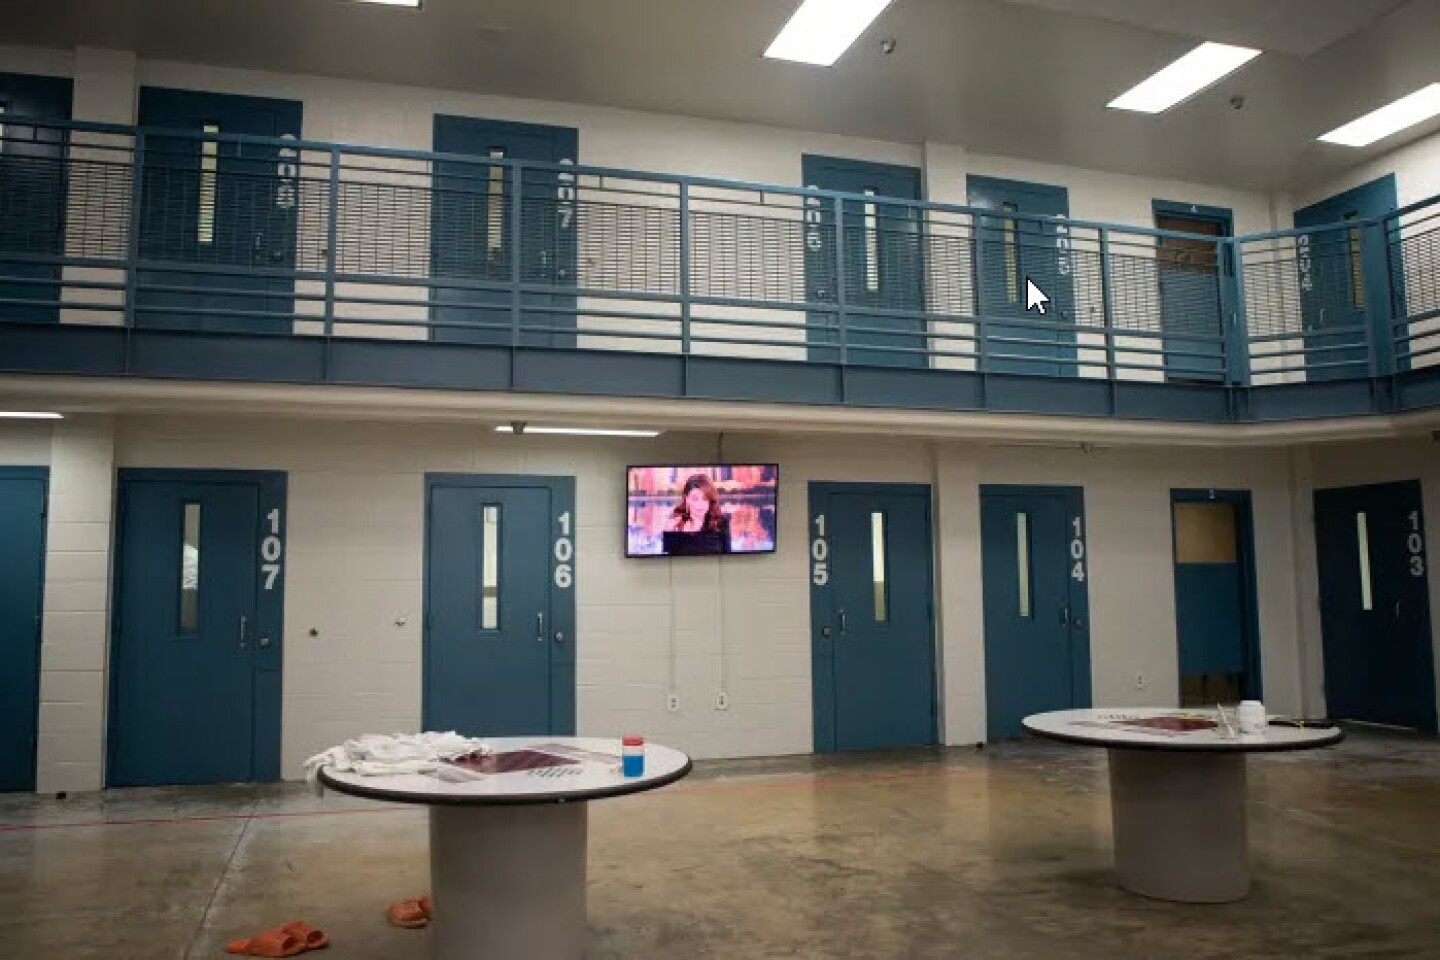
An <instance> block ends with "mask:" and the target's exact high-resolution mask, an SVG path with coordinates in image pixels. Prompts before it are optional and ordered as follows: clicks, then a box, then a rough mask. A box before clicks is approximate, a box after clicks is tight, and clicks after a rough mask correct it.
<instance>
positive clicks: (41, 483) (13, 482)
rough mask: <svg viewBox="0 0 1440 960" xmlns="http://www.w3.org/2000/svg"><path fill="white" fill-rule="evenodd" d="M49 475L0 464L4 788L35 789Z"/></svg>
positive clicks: (0, 759) (0, 774) (0, 787)
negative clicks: (36, 725) (41, 619)
mask: <svg viewBox="0 0 1440 960" xmlns="http://www.w3.org/2000/svg"><path fill="white" fill-rule="evenodd" d="M45 478H46V470H45V469H44V468H43V467H0V791H6V790H34V789H35V731H36V727H35V724H36V710H37V708H38V705H39V702H40V608H41V597H42V593H43V590H44V580H45V577H44V570H45Z"/></svg>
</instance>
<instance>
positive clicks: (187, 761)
mask: <svg viewBox="0 0 1440 960" xmlns="http://www.w3.org/2000/svg"><path fill="white" fill-rule="evenodd" d="M262 506H268V501H267V497H266V492H265V489H264V485H263V484H261V483H257V482H246V481H233V480H229V479H225V478H224V477H223V475H217V476H216V477H215V478H214V479H207V478H205V477H203V476H202V475H201V474H200V473H199V472H192V471H179V470H175V471H122V473H121V476H120V498H119V510H120V513H119V529H120V533H119V545H118V558H117V562H116V572H115V584H116V607H117V611H116V630H115V636H114V640H113V643H112V650H111V700H110V764H109V776H108V781H109V784H110V785H111V786H140V785H152V784H174V783H230V782H241V781H249V780H268V779H276V778H277V777H278V776H279V715H280V688H279V669H280V666H279V665H280V643H279V634H278V630H279V621H278V615H277V610H276V607H275V606H274V604H275V603H276V602H277V601H274V600H273V599H272V598H273V597H274V595H275V591H276V588H277V586H278V584H277V579H278V573H279V568H278V565H277V566H273V567H269V566H266V563H267V560H266V558H267V557H274V558H275V561H277V563H278V561H280V559H281V555H282V550H281V549H280V547H279V546H278V544H279V542H280V537H281V536H282V535H283V533H282V532H279V531H281V527H280V525H279V513H278V508H277V509H275V510H274V512H272V511H271V510H262ZM272 529H273V530H275V531H277V532H276V533H274V534H272V533H271V530H272ZM272 536H273V537H274V538H275V539H274V540H273V541H271V537H272ZM272 543H274V544H276V545H275V546H272V545H271V544H272Z"/></svg>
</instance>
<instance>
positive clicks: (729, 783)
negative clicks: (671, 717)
mask: <svg viewBox="0 0 1440 960" xmlns="http://www.w3.org/2000/svg"><path fill="white" fill-rule="evenodd" d="M1094 765H1095V762H1094V761H1093V760H1087V759H1074V760H1044V761H1026V762H1008V761H1004V760H995V761H990V762H989V763H988V764H986V765H984V766H979V765H977V766H973V767H971V766H961V767H941V768H935V767H930V768H920V769H916V770H897V771H895V772H893V773H854V774H846V773H841V774H831V775H824V774H821V775H817V774H816V773H815V772H814V771H809V772H804V773H798V774H783V773H782V774H776V775H774V776H773V777H766V775H765V774H762V773H756V774H740V775H739V776H741V777H744V778H745V779H735V780H731V779H717V780H707V781H701V782H698V783H688V784H685V785H683V786H680V787H677V788H676V789H674V790H667V791H666V795H675V794H687V793H710V792H713V791H715V790H720V789H726V790H735V789H752V790H756V789H760V790H765V789H772V790H773V789H776V788H786V787H789V788H814V787H818V786H824V785H831V784H837V785H838V784H857V783H885V782H891V781H895V780H916V779H922V778H926V777H931V778H933V777H934V776H935V775H936V774H937V773H938V774H939V775H940V776H941V777H943V778H945V779H949V778H952V777H956V776H961V775H971V774H978V773H984V772H987V771H990V770H997V769H998V770H1044V769H1048V768H1053V767H1081V766H1094ZM755 778H764V779H755ZM414 812H416V808H415V806H414V805H407V806H393V807H375V808H356V807H347V808H342V809H338V810H296V811H292V812H275V813H218V814H210V815H203V816H194V817H146V818H136V819H133V820H68V821H62V822H58V823H0V833H17V832H34V831H40V830H63V829H69V828H72V827H135V826H164V825H167V824H180V823H216V822H224V821H227V820H285V819H299V818H303V817H335V816H350V815H374V814H394V813H414Z"/></svg>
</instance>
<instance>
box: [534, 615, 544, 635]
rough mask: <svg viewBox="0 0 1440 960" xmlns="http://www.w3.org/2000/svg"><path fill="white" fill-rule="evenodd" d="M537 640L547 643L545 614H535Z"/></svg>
mask: <svg viewBox="0 0 1440 960" xmlns="http://www.w3.org/2000/svg"><path fill="white" fill-rule="evenodd" d="M535 639H536V640H538V641H540V642H541V643H544V642H545V612H544V611H543V610H542V611H541V612H539V613H537V614H535Z"/></svg>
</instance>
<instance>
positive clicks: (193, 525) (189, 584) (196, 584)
mask: <svg viewBox="0 0 1440 960" xmlns="http://www.w3.org/2000/svg"><path fill="white" fill-rule="evenodd" d="M199 627H200V504H198V503H187V504H185V507H184V510H183V512H182V513H181V520H180V632H181V633H196V632H197V631H198V630H199Z"/></svg>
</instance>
